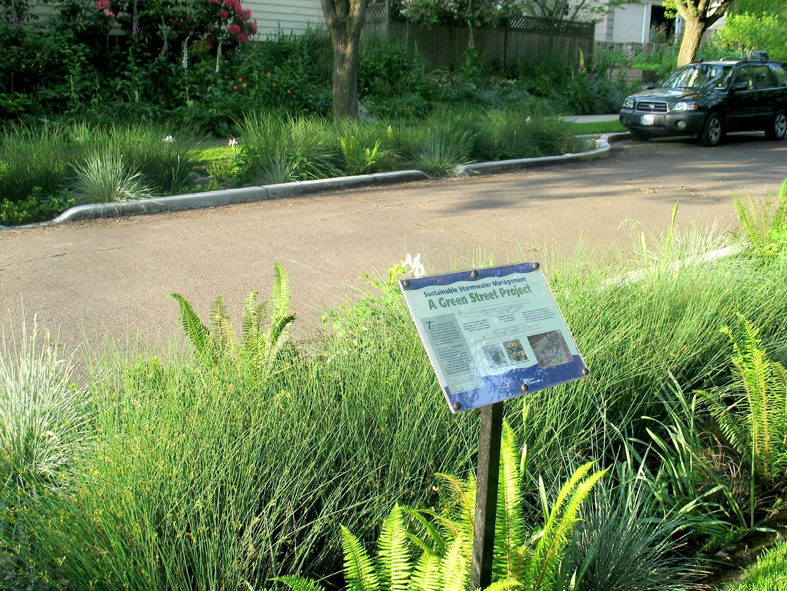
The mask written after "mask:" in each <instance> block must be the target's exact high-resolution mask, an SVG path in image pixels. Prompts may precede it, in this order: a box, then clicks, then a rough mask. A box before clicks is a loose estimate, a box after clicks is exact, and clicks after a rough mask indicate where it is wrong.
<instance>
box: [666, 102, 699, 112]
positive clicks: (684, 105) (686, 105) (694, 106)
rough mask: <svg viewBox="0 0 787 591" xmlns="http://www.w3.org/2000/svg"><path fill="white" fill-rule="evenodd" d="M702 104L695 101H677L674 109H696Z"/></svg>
mask: <svg viewBox="0 0 787 591" xmlns="http://www.w3.org/2000/svg"><path fill="white" fill-rule="evenodd" d="M699 108H700V106H699V105H698V104H697V103H695V102H694V101H681V102H679V103H675V106H674V107H673V108H672V110H673V111H696V110H697V109H699Z"/></svg>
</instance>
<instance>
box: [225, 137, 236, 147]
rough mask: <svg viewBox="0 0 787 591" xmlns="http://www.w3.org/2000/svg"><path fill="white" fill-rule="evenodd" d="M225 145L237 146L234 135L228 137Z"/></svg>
mask: <svg viewBox="0 0 787 591" xmlns="http://www.w3.org/2000/svg"><path fill="white" fill-rule="evenodd" d="M227 145H228V146H237V145H238V140H236V139H235V138H234V137H233V138H230V139H229V140H228V141H227Z"/></svg>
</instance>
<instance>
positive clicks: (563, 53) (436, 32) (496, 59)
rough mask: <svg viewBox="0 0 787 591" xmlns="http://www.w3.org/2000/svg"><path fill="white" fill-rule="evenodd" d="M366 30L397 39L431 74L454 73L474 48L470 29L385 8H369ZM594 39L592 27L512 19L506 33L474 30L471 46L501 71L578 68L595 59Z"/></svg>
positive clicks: (499, 29) (377, 5)
mask: <svg viewBox="0 0 787 591" xmlns="http://www.w3.org/2000/svg"><path fill="white" fill-rule="evenodd" d="M364 30H365V33H366V34H377V35H388V36H391V37H394V38H396V39H399V40H400V41H402V42H403V43H404V44H405V46H406V47H407V48H408V49H411V50H415V51H417V52H418V53H420V54H421V55H422V56H423V58H424V59H425V60H426V63H427V66H428V67H429V68H432V69H434V68H443V69H454V68H455V67H457V66H458V65H459V64H461V63H462V61H463V59H464V55H465V52H466V51H467V49H468V47H470V35H471V32H470V29H469V27H462V26H452V25H436V26H434V27H431V28H428V29H427V28H424V27H420V26H418V25H413V24H410V23H407V22H403V21H400V20H397V19H392V18H391V16H390V10H389V8H388V3H387V2H380V3H375V4H371V5H370V6H369V7H368V9H367V13H366V24H365V29H364ZM594 33H595V25H594V24H593V23H583V22H577V21H552V20H548V19H542V18H536V17H529V16H524V17H519V18H516V19H511V20H510V21H509V23H508V26H505V27H496V28H474V29H473V31H472V36H473V43H472V46H473V47H474V49H475V50H476V51H477V52H478V54H479V55H480V56H482V57H483V59H484V60H485V61H486V62H487V63H495V64H499V65H501V66H503V67H514V68H515V67H517V66H518V65H520V64H526V63H529V64H533V63H537V62H539V61H542V60H546V59H558V60H562V61H565V62H569V63H573V64H578V63H579V60H580V56H581V55H584V56H585V57H588V56H590V55H591V54H592V53H593V40H594Z"/></svg>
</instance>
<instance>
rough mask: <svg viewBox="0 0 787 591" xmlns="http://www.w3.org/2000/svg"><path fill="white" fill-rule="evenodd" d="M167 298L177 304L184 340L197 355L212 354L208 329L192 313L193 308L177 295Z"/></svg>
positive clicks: (171, 294)
mask: <svg viewBox="0 0 787 591" xmlns="http://www.w3.org/2000/svg"><path fill="white" fill-rule="evenodd" d="M169 297H171V298H175V301H176V302H178V308H179V309H180V326H181V328H183V333H184V334H185V335H186V338H187V339H188V340H189V341H191V344H192V346H193V347H194V349H195V350H196V352H197V353H198V354H199V355H204V356H207V355H210V354H211V353H212V343H211V340H210V331H209V330H208V327H207V326H205V325H204V324H202V321H201V320H200V319H199V316H197V314H196V312H194V308H192V307H191V304H190V303H189V302H188V300H186V298H184V297H183V296H182V295H180V294H179V293H170V294H169Z"/></svg>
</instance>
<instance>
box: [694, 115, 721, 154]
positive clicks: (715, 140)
mask: <svg viewBox="0 0 787 591" xmlns="http://www.w3.org/2000/svg"><path fill="white" fill-rule="evenodd" d="M723 138H724V122H723V121H722V119H721V115H720V114H719V113H711V114H710V115H708V118H707V119H705V125H703V126H702V131H701V132H700V144H702V145H703V146H718V145H719V144H720V143H721V140H722V139H723Z"/></svg>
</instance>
